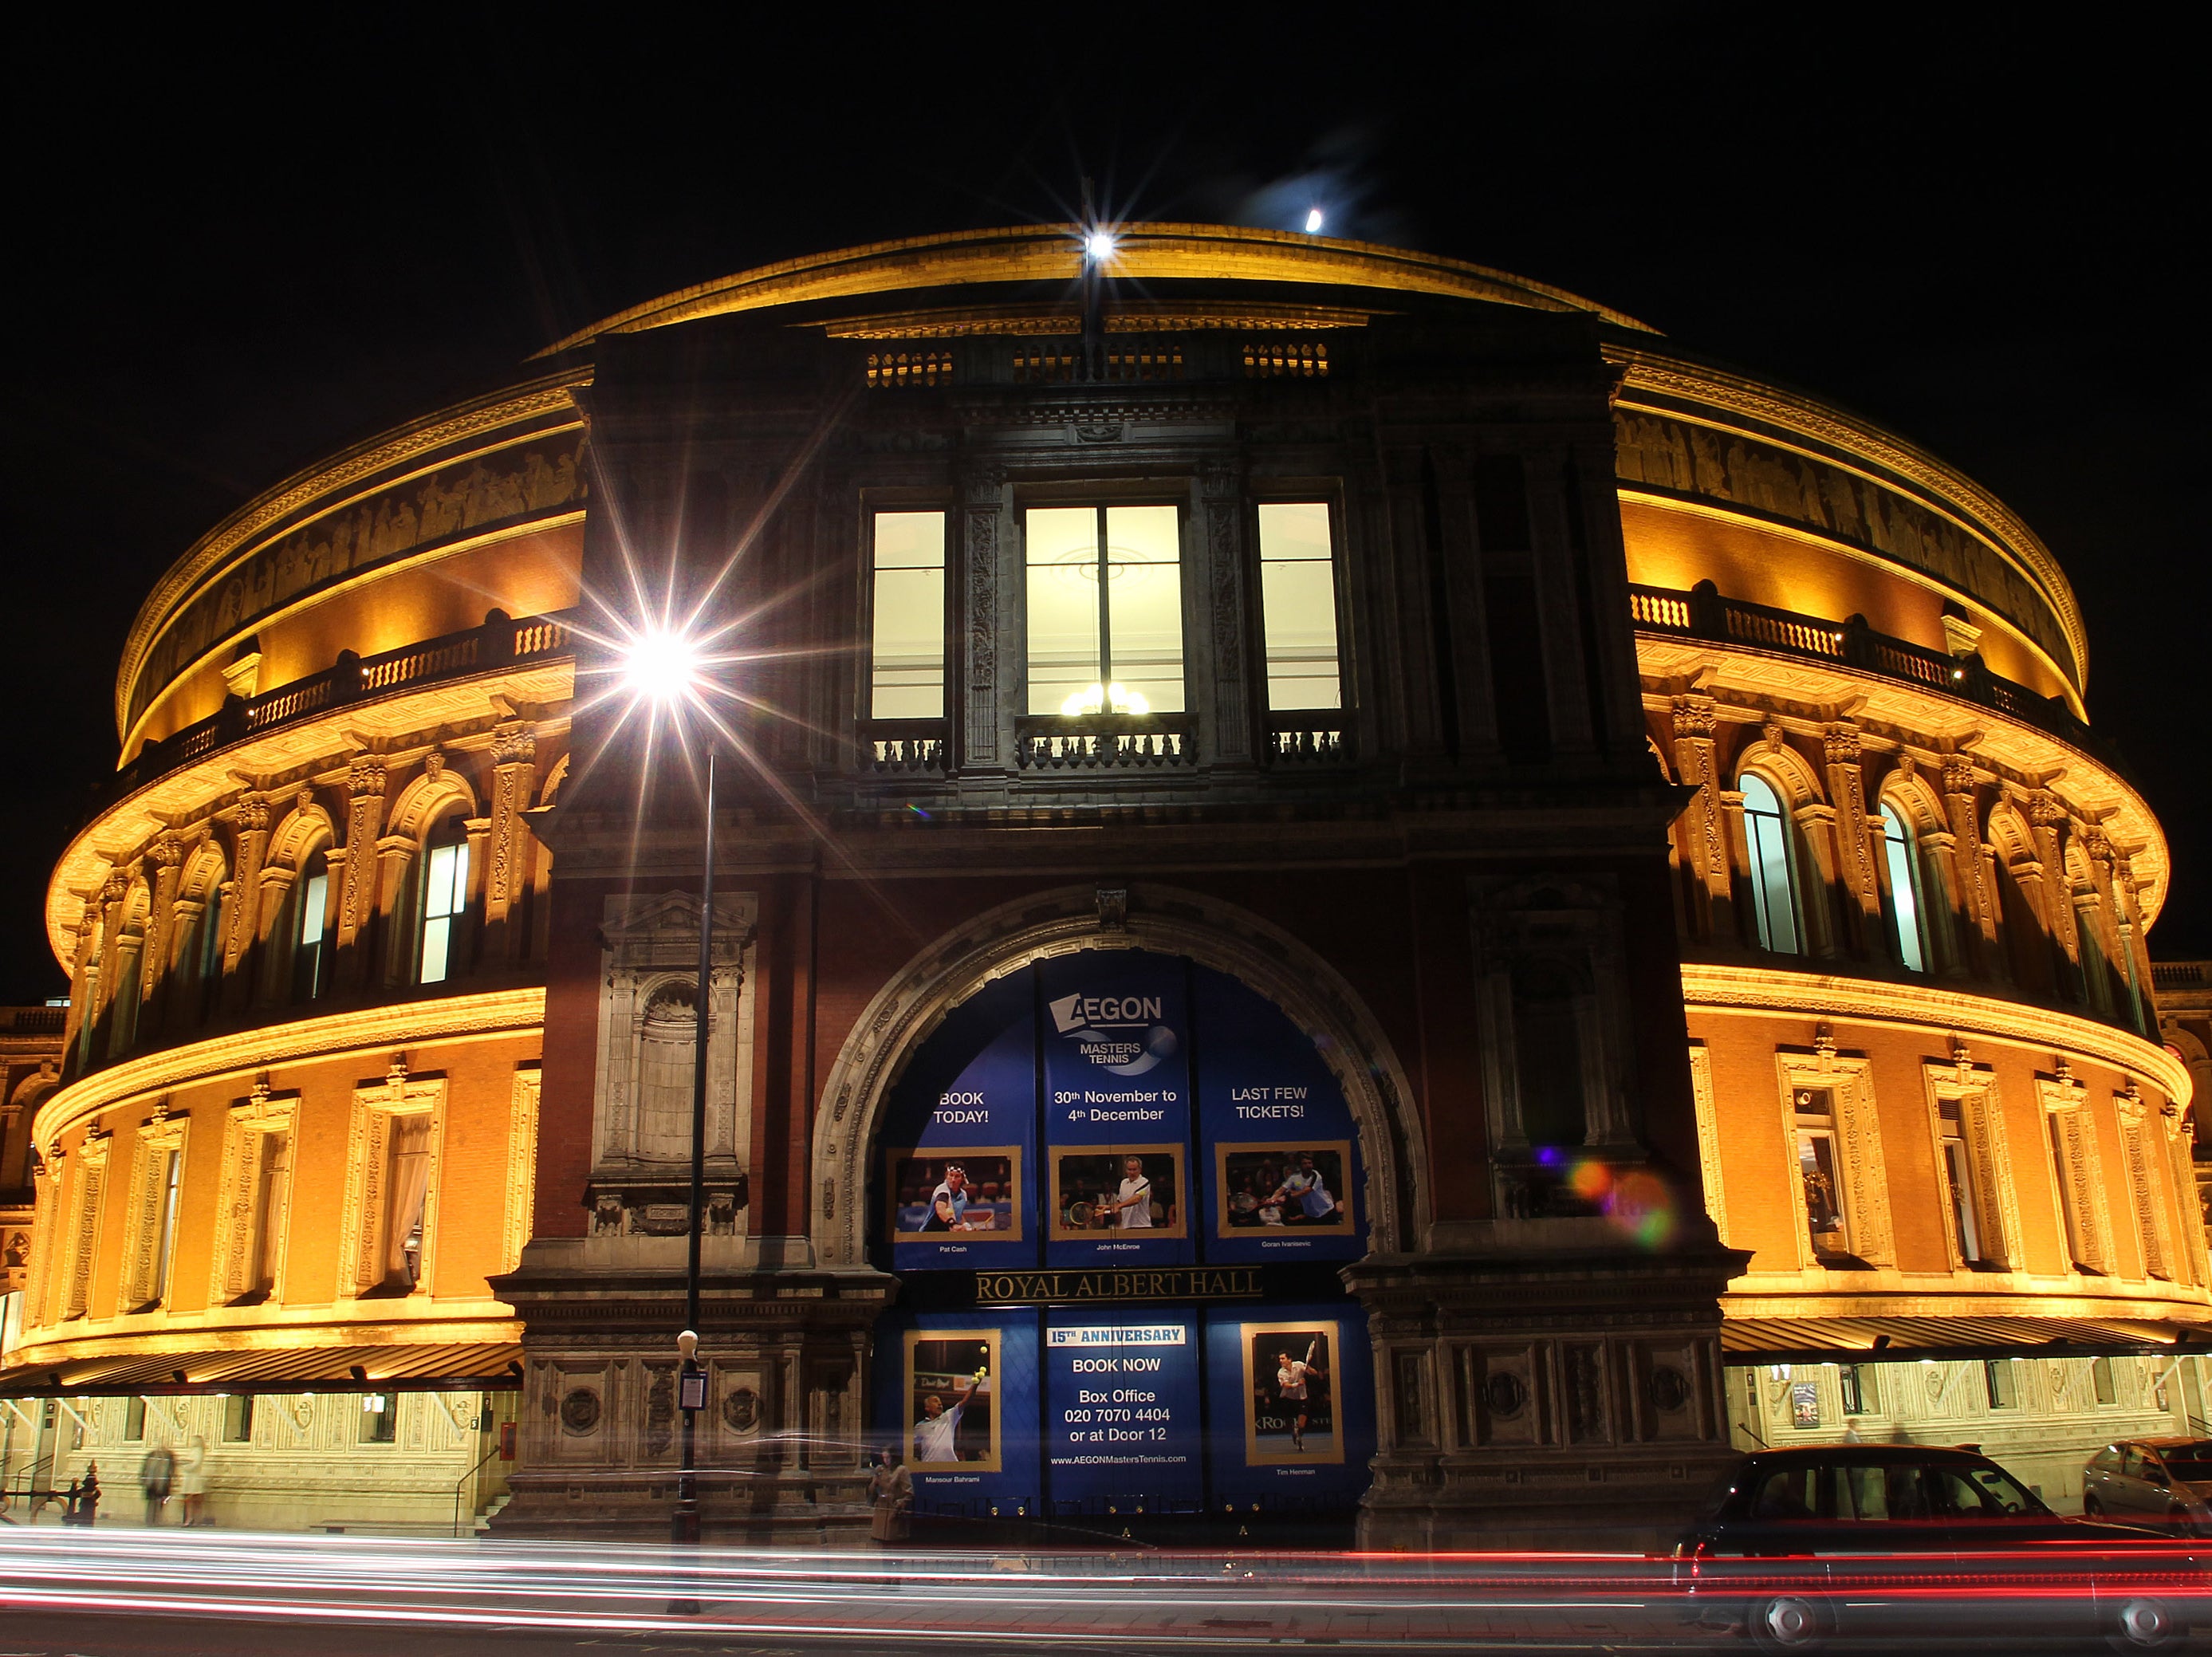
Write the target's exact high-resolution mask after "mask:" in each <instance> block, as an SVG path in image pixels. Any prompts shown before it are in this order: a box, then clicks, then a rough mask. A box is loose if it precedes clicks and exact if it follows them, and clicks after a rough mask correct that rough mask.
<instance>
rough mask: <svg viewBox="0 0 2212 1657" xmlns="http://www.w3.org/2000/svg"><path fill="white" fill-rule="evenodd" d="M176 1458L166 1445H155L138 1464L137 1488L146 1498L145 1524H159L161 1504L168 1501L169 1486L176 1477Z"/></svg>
mask: <svg viewBox="0 0 2212 1657" xmlns="http://www.w3.org/2000/svg"><path fill="white" fill-rule="evenodd" d="M176 1472H177V1458H176V1455H175V1453H174V1452H173V1451H172V1450H171V1449H170V1448H169V1447H168V1446H167V1445H166V1444H156V1445H155V1447H154V1448H152V1449H150V1450H149V1451H147V1452H146V1459H145V1460H143V1461H142V1462H140V1463H139V1464H138V1488H139V1490H142V1491H143V1492H144V1493H145V1496H146V1522H147V1523H148V1524H149V1525H158V1524H160V1523H161V1507H162V1504H163V1503H165V1502H167V1501H168V1499H169V1484H170V1482H171V1480H173V1478H175V1477H176Z"/></svg>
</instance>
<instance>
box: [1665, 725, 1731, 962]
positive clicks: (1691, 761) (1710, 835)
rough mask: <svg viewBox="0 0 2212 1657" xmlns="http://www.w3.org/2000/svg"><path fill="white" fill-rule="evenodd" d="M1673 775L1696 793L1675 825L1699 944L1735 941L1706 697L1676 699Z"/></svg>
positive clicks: (1725, 830)
mask: <svg viewBox="0 0 2212 1657" xmlns="http://www.w3.org/2000/svg"><path fill="white" fill-rule="evenodd" d="M1673 712H1674V774H1675V775H1676V776H1678V777H1680V779H1681V780H1682V781H1683V782H1684V783H1685V784H1686V785H1687V786H1690V787H1692V788H1695V789H1696V790H1697V791H1698V797H1697V798H1696V799H1694V800H1692V802H1691V803H1690V808H1689V810H1686V811H1685V812H1683V813H1682V815H1681V816H1680V819H1679V821H1680V823H1681V825H1682V838H1683V847H1682V856H1683V861H1684V862H1685V863H1686V865H1688V866H1689V868H1690V869H1691V871H1692V872H1693V874H1694V875H1695V877H1696V879H1697V894H1698V896H1699V900H1700V901H1699V903H1698V905H1697V911H1698V913H1696V915H1695V917H1694V924H1695V925H1696V926H1697V929H1698V935H1699V937H1700V938H1732V937H1734V936H1735V880H1734V875H1733V873H1732V871H1731V867H1730V865H1729V837H1728V820H1727V814H1726V812H1725V811H1724V810H1723V809H1722V805H1721V786H1720V775H1719V773H1718V771H1717V769H1716V768H1715V764H1714V758H1713V754H1714V731H1715V730H1716V728H1717V719H1716V717H1715V713H1714V709H1713V699H1712V698H1711V696H1698V695H1689V696H1677V697H1675V698H1674V704H1673Z"/></svg>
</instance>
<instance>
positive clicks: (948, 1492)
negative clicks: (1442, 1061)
mask: <svg viewBox="0 0 2212 1657" xmlns="http://www.w3.org/2000/svg"><path fill="white" fill-rule="evenodd" d="M1082 896H1083V897H1084V898H1085V899H1086V900H1091V899H1092V895H1091V894H1090V893H1088V892H1085V893H1084V894H1082ZM1094 904H1095V900H1093V901H1091V902H1086V903H1085V906H1084V907H1085V911H1086V912H1087V913H1069V914H1066V915H1064V916H1062V917H1060V918H1058V919H1056V920H1055V919H1053V918H1048V917H1042V916H1040V914H1039V911H1038V907H1037V906H1036V905H1035V904H1034V903H1033V904H1031V905H1029V906H1025V919H1026V920H1027V921H1028V923H1029V924H1028V925H1026V926H1021V927H1018V928H1016V929H1014V931H1015V932H1016V933H1017V934H1027V936H1026V937H1022V936H1008V935H1007V934H1006V933H1004V932H1002V933H1000V936H999V937H998V938H996V939H994V940H992V942H993V943H994V944H996V946H997V947H996V948H991V947H990V945H989V944H985V942H984V940H982V939H980V938H979V939H977V940H975V943H976V944H977V945H978V946H979V948H978V951H977V952H978V953H981V954H985V955H987V956H995V957H996V958H995V959H993V960H989V961H988V962H987V964H986V963H985V962H979V961H977V960H976V959H975V958H974V956H970V955H969V952H968V951H965V950H958V949H957V948H956V949H953V950H943V949H940V950H938V951H935V952H933V957H932V958H933V960H934V962H935V963H936V965H937V966H938V968H939V973H938V974H936V977H937V980H938V982H939V985H942V984H943V983H944V982H945V980H946V978H948V977H949V978H951V979H952V980H957V991H956V992H953V993H945V992H942V991H941V990H940V991H939V993H938V994H937V995H936V996H935V998H934V1005H928V1004H929V1003H930V1002H931V1001H932V999H933V998H932V996H931V993H930V991H929V988H928V987H927V985H915V986H908V989H906V990H900V989H896V988H894V989H893V990H891V991H887V992H886V997H885V998H884V999H885V1001H886V1002H887V1003H888V1005H890V1006H891V1007H892V1008H895V1009H898V1010H899V1011H904V1012H905V1013H906V1014H907V1020H906V1021H905V1022H907V1023H908V1039H907V1041H905V1043H904V1051H903V1052H902V1053H900V1054H898V1055H897V1056H896V1059H893V1058H892V1057H891V1056H890V1055H889V1054H885V1055H883V1056H882V1060H881V1062H880V1064H879V1065H878V1066H877V1067H876V1070H875V1075H874V1077H872V1078H870V1079H871V1080H872V1082H873V1083H874V1085H873V1086H872V1087H870V1088H869V1089H868V1090H867V1093H866V1096H864V1098H863V1099H862V1100H861V1101H854V1100H853V1099H852V1098H851V1096H849V1095H848V1096H846V1098H845V1099H844V1100H842V1101H841V1102H842V1103H843V1104H844V1105H845V1107H846V1111H847V1112H848V1113H849V1114H850V1115H851V1116H853V1117H854V1118H857V1119H859V1120H852V1121H849V1122H848V1123H847V1124H846V1125H845V1132H846V1133H847V1134H849V1135H850V1139H849V1140H848V1144H850V1155H851V1161H850V1162H848V1164H847V1167H848V1169H849V1173H848V1176H847V1177H848V1180H849V1181H850V1183H848V1184H847V1185H846V1186H845V1187H844V1188H845V1190H846V1191H847V1192H848V1193H850V1197H849V1198H848V1202H849V1203H850V1208H849V1210H848V1211H847V1212H846V1213H844V1214H843V1215H842V1216H841V1217H842V1218H844V1219H845V1220H847V1221H848V1224H849V1230H847V1232H846V1235H848V1237H849V1238H850V1240H851V1246H852V1247H854V1255H855V1256H857V1257H858V1258H856V1259H854V1263H856V1264H857V1263H858V1259H866V1260H867V1261H868V1262H869V1263H871V1264H872V1265H875V1266H878V1267H879V1268H881V1269H884V1270H887V1271H890V1272H893V1273H895V1274H896V1276H897V1277H898V1278H899V1279H900V1284H901V1287H900V1292H899V1301H898V1305H897V1307H896V1309H895V1310H893V1311H892V1312H890V1313H889V1314H886V1315H885V1317H884V1319H883V1320H881V1322H880V1323H879V1324H878V1326H877V1328H876V1331H875V1338H874V1341H873V1343H872V1347H873V1361H872V1376H871V1382H870V1389H869V1408H868V1413H869V1418H870V1422H871V1425H872V1429H873V1432H874V1433H875V1434H876V1435H878V1436H879V1437H880V1438H881V1439H883V1440H885V1441H888V1442H896V1443H897V1444H898V1445H899V1446H900V1447H901V1448H902V1452H903V1454H905V1456H906V1458H907V1460H908V1465H909V1467H910V1468H911V1470H912V1472H913V1474H914V1477H915V1495H916V1506H917V1510H918V1511H919V1512H920V1513H921V1514H925V1515H943V1516H947V1517H951V1516H958V1517H963V1518H981V1519H988V1518H994V1517H995V1518H999V1519H1002V1520H1003V1519H1015V1520H1019V1519H1031V1520H1035V1519H1044V1520H1063V1521H1076V1522H1085V1521H1088V1522H1092V1523H1095V1522H1097V1521H1099V1520H1108V1521H1111V1522H1114V1523H1115V1524H1117V1525H1118V1524H1122V1523H1127V1522H1129V1521H1131V1520H1161V1519H1167V1520H1173V1519H1176V1518H1197V1517H1199V1516H1200V1515H1212V1516H1213V1517H1214V1518H1216V1519H1220V1518H1223V1517H1225V1516H1228V1515H1231V1514H1233V1515H1235V1516H1236V1518H1237V1520H1238V1521H1239V1522H1240V1523H1243V1524H1249V1523H1250V1522H1252V1521H1253V1520H1255V1518H1256V1519H1259V1520H1269V1519H1282V1518H1290V1517H1292V1516H1296V1517H1311V1516H1314V1515H1318V1514H1343V1515H1349V1514H1350V1513H1351V1512H1352V1510H1353V1509H1354V1508H1356V1507H1357V1505H1358V1501H1359V1498H1360V1496H1362V1495H1363V1494H1364V1491H1365V1490H1366V1488H1367V1485H1368V1483H1369V1478H1370V1474H1369V1460H1370V1457H1371V1456H1372V1454H1373V1453H1374V1448H1375V1390H1376V1387H1375V1381H1376V1377H1375V1366H1374V1363H1373V1359H1372V1357H1371V1356H1370V1351H1369V1347H1368V1340H1367V1329H1366V1318H1365V1314H1364V1311H1363V1309H1362V1308H1361V1307H1360V1306H1359V1304H1358V1302H1357V1301H1356V1300H1354V1299H1353V1298H1352V1296H1349V1295H1348V1294H1347V1293H1346V1291H1345V1290H1344V1288H1343V1285H1342V1283H1341V1281H1340V1278H1339V1276H1338V1273H1339V1271H1340V1268H1341V1266H1343V1265H1344V1264H1346V1262H1348V1261H1351V1260H1354V1259H1360V1258H1363V1257H1364V1256H1365V1255H1367V1254H1368V1253H1370V1249H1377V1250H1383V1251H1384V1252H1388V1251H1389V1248H1390V1247H1391V1245H1390V1243H1389V1242H1386V1241H1384V1239H1386V1238H1389V1239H1393V1240H1395V1236H1396V1235H1397V1229H1398V1227H1399V1226H1400V1225H1401V1224H1402V1223H1403V1221H1404V1218H1405V1213H1406V1209H1407V1203H1406V1201H1405V1200H1404V1196H1403V1194H1402V1193H1401V1192H1400V1190H1399V1188H1398V1187H1397V1185H1396V1178H1397V1169H1398V1168H1399V1166H1400V1160H1399V1154H1400V1153H1399V1146H1398V1144H1397V1143H1396V1140H1397V1136H1398V1132H1399V1129H1398V1126H1397V1125H1398V1120H1399V1118H1398V1114H1397V1113H1396V1111H1395V1109H1394V1108H1391V1107H1395V1103H1396V1101H1397V1099H1398V1098H1400V1097H1402V1094H1401V1093H1399V1092H1398V1091H1397V1089H1396V1086H1395V1080H1396V1078H1395V1065H1393V1064H1392V1063H1390V1062H1389V1059H1388V1057H1387V1055H1386V1054H1383V1053H1380V1051H1379V1048H1378V1047H1377V1046H1376V1041H1375V1038H1374V1035H1373V1032H1372V1029H1371V1026H1368V1025H1366V1024H1365V1021H1364V1019H1358V1018H1351V1019H1347V1018H1345V1017H1342V1016H1341V1015H1340V1014H1339V1013H1336V1012H1334V1011H1332V1010H1329V1009H1328V1008H1327V1006H1326V1005H1325V1004H1326V1001H1327V999H1328V997H1329V995H1330V992H1331V982H1330V980H1333V977H1334V975H1333V974H1328V973H1327V972H1326V969H1325V968H1318V963H1316V967H1315V968H1312V969H1309V970H1308V971H1307V972H1306V973H1305V974H1304V985H1305V986H1307V992H1306V994H1305V995H1304V998H1303V1005H1297V1006H1295V1007H1294V1008H1289V1009H1286V1007H1285V1005H1282V1004H1281V1003H1280V1002H1279V1000H1278V999H1276V998H1273V997H1272V996H1270V995H1268V994H1266V993H1262V992H1261V989H1260V988H1259V987H1256V986H1255V985H1254V983H1252V982H1251V981H1250V980H1251V978H1252V977H1254V976H1266V977H1273V978H1277V981H1278V982H1279V983H1284V984H1287V983H1290V982H1294V981H1297V979H1298V976H1299V968H1298V964H1297V963H1295V962H1291V961H1290V960H1287V959H1285V953H1286V949H1285V946H1286V943H1287V941H1286V940H1280V939H1279V938H1275V939H1271V940H1270V941H1271V942H1273V943H1275V944H1277V945H1278V947H1277V948H1276V949H1274V950H1269V951H1267V954H1266V955H1264V956H1260V957H1259V959H1260V960H1261V961H1262V962H1265V966H1264V967H1263V968H1262V969H1261V971H1259V972H1256V973H1255V971H1254V969H1253V962H1252V961H1251V960H1249V959H1246V958H1245V957H1246V956H1247V954H1248V952H1249V947H1250V946H1249V934H1247V936H1246V938H1244V939H1243V940H1240V939H1238V938H1237V937H1236V936H1234V935H1233V934H1225V933H1224V932H1222V931H1220V930H1218V929H1217V928H1213V927H1208V926H1203V925H1194V924H1193V923H1194V922H1195V921H1197V920H1199V919H1200V918H1199V917H1197V916H1194V915H1191V914H1189V913H1186V914H1185V915H1184V917H1183V919H1182V921H1180V922H1178V923H1176V924H1174V925H1172V926H1169V927H1166V928H1164V929H1163V928H1156V927H1152V926H1144V925H1143V924H1142V923H1141V922H1139V924H1137V925H1134V926H1133V925H1132V924H1131V923H1132V921H1133V920H1136V917H1134V916H1131V915H1128V914H1127V913H1117V912H1115V910H1113V909H1111V908H1109V907H1107V906H1105V905H1097V906H1096V907H1094ZM1069 907H1071V908H1073V905H1070V906H1069ZM1184 907H1185V908H1186V910H1188V906H1187V905H1186V906H1184ZM1146 908H1147V909H1148V910H1150V911H1151V912H1152V913H1153V914H1155V915H1157V914H1158V913H1159V911H1158V908H1157V907H1156V906H1154V905H1150V904H1148V905H1146ZM1040 932H1048V933H1052V934H1054V935H1052V936H1049V937H1045V936H1040V935H1039V933H1040ZM1163 933H1170V934H1172V935H1163ZM1148 934H1150V935H1148ZM963 956H965V957H967V958H966V959H964V960H962V957H963ZM1208 956H1211V957H1212V959H1211V960H1209V959H1208V958H1207V957H1208ZM956 961H957V962H960V964H961V965H963V966H964V967H965V968H967V970H965V971H955V972H952V973H951V974H946V973H945V972H944V970H943V969H944V968H946V967H950V966H952V965H954V964H955V962H956ZM1240 968H1241V970H1240ZM1269 987H1271V988H1273V987H1275V985H1273V984H1271V985H1270V986H1269ZM1285 999H1291V1000H1297V999H1300V998H1298V997H1297V996H1296V995H1295V994H1293V995H1291V996H1286V997H1285ZM877 1011H878V1013H879V1014H880V1013H881V1011H883V1009H882V1008H880V1007H879V1008H878V1010H877ZM1294 1014H1295V1015H1296V1016H1294ZM896 1018H897V1014H896V1012H894V1013H893V1014H892V1015H891V1018H890V1019H887V1020H885V1021H884V1022H885V1023H891V1022H894V1021H896ZM868 1027H869V1024H868V1021H865V1020H864V1022H863V1024H862V1026H861V1028H862V1029H864V1030H865V1029H868ZM878 1028H881V1027H880V1026H878ZM846 1057H847V1058H848V1059H852V1058H854V1054H852V1053H849V1052H848V1055H847V1056H846ZM864 1069H865V1067H864V1066H863V1065H858V1064H852V1065H848V1064H846V1063H843V1062H841V1065H840V1071H841V1072H842V1074H843V1075H844V1077H845V1078H846V1080H847V1081H848V1082H849V1081H850V1080H851V1079H852V1078H853V1077H854V1075H855V1074H856V1073H860V1072H862V1071H864ZM1347 1073H1350V1074H1351V1075H1352V1077H1354V1078H1355V1080H1354V1082H1353V1084H1352V1086H1350V1087H1347V1086H1346V1074H1347ZM838 1079H839V1078H838V1076H837V1075H835V1074H833V1077H832V1083H833V1087H834V1086H836V1084H837V1083H838ZM833 1098H834V1096H833ZM1386 1099H1387V1100H1388V1102H1389V1103H1388V1104H1387V1105H1386V1104H1385V1100H1386ZM828 1114H830V1115H831V1116H832V1117H833V1119H834V1116H835V1115H836V1114H842V1113H839V1112H838V1111H837V1107H836V1103H832V1108H831V1112H830V1113H828ZM831 1125H834V1121H833V1123H832V1124H825V1126H831ZM842 1149H843V1147H842V1146H839V1145H836V1144H821V1145H817V1150H818V1151H821V1152H823V1153H826V1157H827V1161H828V1162H829V1165H831V1166H835V1165H836V1159H837V1156H838V1152H839V1150H842ZM835 1177H836V1176H835V1175H834V1174H833V1175H830V1176H829V1179H827V1180H825V1185H824V1196H825V1208H829V1207H833V1206H836V1203H835V1193H836V1187H835V1185H834V1184H831V1183H829V1180H834V1179H835ZM825 1217H828V1216H825ZM838 1229H841V1230H843V1229H845V1228H838ZM848 1258H852V1257H848Z"/></svg>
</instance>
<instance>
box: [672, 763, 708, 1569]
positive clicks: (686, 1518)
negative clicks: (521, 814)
mask: <svg viewBox="0 0 2212 1657" xmlns="http://www.w3.org/2000/svg"><path fill="white" fill-rule="evenodd" d="M705 840H706V853H705V862H704V864H703V865H702V870H701V872H700V877H699V986H698V991H697V994H696V999H695V1001H694V1002H693V1011H694V1013H695V1014H696V1018H695V1020H694V1023H693V1025H692V1037H691V1201H690V1226H689V1228H688V1231H687V1237H688V1241H689V1257H688V1259H687V1261H686V1265H685V1269H684V1332H683V1333H681V1334H679V1335H678V1336H677V1338H676V1350H677V1351H678V1353H679V1354H681V1355H682V1357H683V1360H684V1368H683V1370H682V1373H681V1374H680V1375H679V1376H678V1380H677V1393H676V1402H677V1406H678V1408H679V1409H681V1410H682V1411H683V1412H684V1460H683V1467H682V1471H681V1472H680V1473H679V1474H678V1478H677V1482H676V1512H675V1513H674V1514H673V1515H672V1516H671V1521H670V1538H671V1540H673V1541H676V1542H678V1543H686V1544H690V1545H694V1546H696V1545H697V1543H698V1540H699V1474H698V1432H699V1411H702V1410H703V1409H704V1408H706V1407H707V1372H706V1370H705V1369H703V1368H702V1367H701V1365H700V1363H699V1249H700V1238H701V1231H702V1221H703V1220H704V1218H705V1213H706V1206H707V1203H706V1186H707V1009H708V987H709V986H710V985H711V984H712V983H713V981H714V746H713V744H711V743H709V744H708V749H707V825H706V835H705ZM676 1608H677V1607H673V1606H671V1609H676ZM684 1608H685V1609H689V1610H694V1611H696V1609H697V1608H698V1607H697V1605H696V1604H691V1605H687V1606H684Z"/></svg>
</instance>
